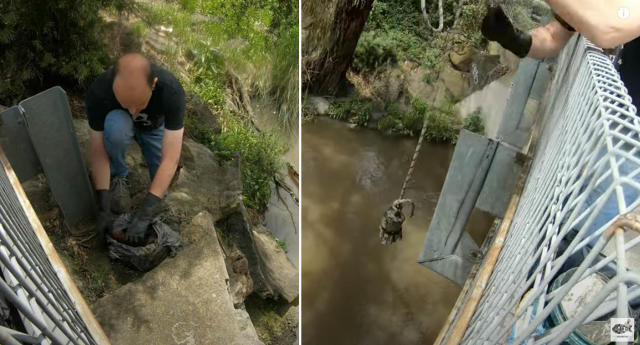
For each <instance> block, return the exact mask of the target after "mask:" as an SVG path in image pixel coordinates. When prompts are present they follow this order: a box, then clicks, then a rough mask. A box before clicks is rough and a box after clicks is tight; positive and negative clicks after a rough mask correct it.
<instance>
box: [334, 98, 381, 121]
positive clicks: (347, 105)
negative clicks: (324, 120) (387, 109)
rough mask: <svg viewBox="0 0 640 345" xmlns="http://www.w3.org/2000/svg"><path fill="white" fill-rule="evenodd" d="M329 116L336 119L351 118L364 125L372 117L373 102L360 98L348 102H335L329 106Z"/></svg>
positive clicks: (350, 119) (344, 119) (345, 119)
mask: <svg viewBox="0 0 640 345" xmlns="http://www.w3.org/2000/svg"><path fill="white" fill-rule="evenodd" d="M329 117H330V118H332V119H334V120H341V121H347V120H349V121H351V122H353V123H355V124H356V125H357V126H360V127H363V126H366V125H367V122H369V119H370V118H371V103H368V102H363V101H361V100H360V99H358V98H354V99H351V100H349V101H347V102H335V103H332V104H331V105H330V106H329Z"/></svg>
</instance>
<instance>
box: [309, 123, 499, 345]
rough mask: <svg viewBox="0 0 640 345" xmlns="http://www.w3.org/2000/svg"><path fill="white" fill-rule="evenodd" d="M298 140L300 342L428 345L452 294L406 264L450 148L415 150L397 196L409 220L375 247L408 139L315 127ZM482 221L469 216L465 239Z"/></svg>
mask: <svg viewBox="0 0 640 345" xmlns="http://www.w3.org/2000/svg"><path fill="white" fill-rule="evenodd" d="M302 140H303V145H302V172H303V174H302V186H303V189H302V205H303V207H302V224H303V227H302V228H303V229H304V230H303V232H302V271H301V272H302V343H303V344H305V345H320V344H322V345H324V344H332V345H340V344H345V345H347V344H349V345H357V344H362V345H365V344H366V345H377V344H381V345H382V344H385V345H386V344H397V345H402V344H431V343H433V341H434V340H435V338H436V337H437V335H438V332H439V330H440V328H441V327H442V325H443V323H444V321H445V319H446V318H447V316H448V314H449V311H450V310H451V308H452V307H453V304H454V303H455V300H456V298H457V296H458V294H459V292H460V287H458V286H457V285H456V284H454V283H452V282H450V281H449V280H447V279H446V278H444V277H441V276H439V275H438V274H436V273H434V272H433V271H431V270H429V269H427V268H426V267H424V266H422V265H419V264H418V263H416V260H417V258H418V254H419V252H420V250H421V249H422V243H423V240H424V236H425V234H426V232H427V229H428V226H429V222H430V219H431V216H432V215H433V211H434V210H435V206H436V203H437V201H438V196H439V193H440V190H441V188H442V185H443V183H444V180H445V177H446V174H447V168H448V165H449V161H450V159H451V156H452V154H453V146H452V145H434V144H425V145H424V146H423V148H422V151H421V154H420V157H419V160H418V162H417V165H416V168H415V173H414V176H415V178H414V181H413V183H411V184H410V186H409V188H408V191H407V197H409V198H411V199H413V200H414V201H415V203H416V213H415V215H414V217H413V218H410V219H408V221H406V222H405V226H404V231H403V234H404V238H403V240H402V241H400V242H397V243H394V244H393V245H391V246H383V245H381V244H380V243H379V239H378V225H379V222H380V218H381V217H382V214H383V212H384V210H385V209H386V208H387V207H389V205H390V203H391V202H392V201H393V200H394V199H395V198H397V197H398V194H399V192H400V188H401V186H402V182H403V181H404V177H405V174H406V172H407V169H408V167H409V163H410V160H411V156H412V155H413V150H414V148H415V143H416V139H415V138H414V139H411V138H398V137H388V136H384V135H382V134H380V133H379V132H377V131H373V130H367V129H350V128H348V127H347V125H346V124H345V123H343V122H338V121H333V120H329V119H326V118H319V119H317V120H316V121H314V122H313V123H309V124H304V125H303V126H302ZM490 222H491V219H490V218H489V217H488V216H485V215H480V216H477V215H474V217H473V218H472V221H471V222H470V223H471V224H470V226H469V230H470V232H472V233H473V237H474V238H481V237H482V234H483V233H484V232H485V231H486V230H487V229H488V228H489V227H490V224H491V223H490Z"/></svg>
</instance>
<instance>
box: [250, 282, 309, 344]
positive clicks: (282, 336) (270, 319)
mask: <svg viewBox="0 0 640 345" xmlns="http://www.w3.org/2000/svg"><path fill="white" fill-rule="evenodd" d="M244 304H245V307H246V308H247V312H248V313H249V317H250V318H251V322H252V323H253V326H254V327H255V329H256V332H257V333H258V337H259V338H260V340H261V341H262V342H263V343H264V344H265V345H280V344H292V343H293V342H295V339H296V327H297V322H295V323H294V322H292V320H291V318H290V317H288V316H290V314H291V313H287V312H288V311H289V308H291V306H290V305H289V304H288V303H287V302H286V301H285V300H273V299H263V298H260V296H258V295H255V294H252V295H250V296H249V297H247V299H246V300H245V301H244ZM296 319H297V316H296Z"/></svg>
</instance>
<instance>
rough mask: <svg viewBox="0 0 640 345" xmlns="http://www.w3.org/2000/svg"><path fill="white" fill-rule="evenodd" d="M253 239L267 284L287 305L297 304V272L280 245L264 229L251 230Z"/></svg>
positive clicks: (259, 227)
mask: <svg viewBox="0 0 640 345" xmlns="http://www.w3.org/2000/svg"><path fill="white" fill-rule="evenodd" d="M253 239H254V242H255V244H256V248H257V250H258V255H259V256H260V259H261V261H262V263H263V273H264V276H265V278H266V279H267V284H268V285H269V286H270V287H271V288H272V289H273V290H274V291H276V292H277V293H278V294H279V295H280V296H282V297H284V299H286V300H287V302H289V303H293V304H297V299H298V270H297V269H296V267H295V266H294V265H293V264H292V263H291V262H290V261H289V259H288V258H287V255H286V254H285V252H284V250H283V249H282V248H281V247H280V244H279V243H278V242H277V241H276V240H275V238H274V237H273V235H271V233H270V232H269V231H268V230H267V229H266V228H264V227H262V226H257V227H255V228H254V230H253Z"/></svg>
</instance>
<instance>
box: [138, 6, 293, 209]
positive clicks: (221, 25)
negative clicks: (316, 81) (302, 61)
mask: <svg viewBox="0 0 640 345" xmlns="http://www.w3.org/2000/svg"><path fill="white" fill-rule="evenodd" d="M142 8H143V9H144V12H145V14H146V18H147V20H149V21H150V22H151V23H150V24H152V25H156V26H157V25H164V26H171V27H172V29H173V32H172V34H171V35H172V36H173V37H174V38H175V40H176V41H177V46H178V47H179V49H178V50H177V51H176V52H175V54H168V55H167V56H163V57H162V58H163V62H165V63H166V64H167V65H169V67H170V69H172V70H174V71H176V70H180V69H182V70H185V69H186V71H187V74H188V75H187V76H185V77H184V78H182V80H181V81H182V82H183V84H184V85H185V88H186V89H188V90H190V91H192V92H194V93H195V94H197V95H198V96H199V97H200V98H202V99H203V100H205V101H206V102H208V103H209V105H210V107H211V109H212V110H213V111H214V113H215V114H217V115H218V116H219V117H220V120H221V123H222V133H221V134H219V135H214V134H212V133H209V132H206V131H203V130H202V128H199V127H198V126H199V124H197V123H193V121H188V119H187V121H186V123H185V125H186V126H187V130H190V129H191V130H190V132H194V133H198V137H197V139H198V140H199V141H200V142H201V143H203V144H205V145H207V146H208V147H209V148H211V149H212V150H213V151H215V152H216V153H218V154H219V155H221V156H222V157H229V158H230V157H234V156H235V153H238V154H239V155H240V158H241V162H242V164H241V170H242V180H243V181H242V182H243V196H244V199H245V204H246V205H247V206H248V207H251V208H254V209H257V210H264V208H265V207H266V204H267V202H268V200H269V197H270V183H271V178H272V176H273V175H274V174H275V173H276V171H277V169H279V168H280V167H281V165H282V163H281V159H280V155H281V154H282V153H283V152H284V148H283V147H282V145H281V144H280V140H278V138H277V136H276V135H275V134H274V133H271V132H258V131H255V130H254V129H253V128H252V125H251V122H250V121H247V120H246V114H238V113H236V112H235V111H236V110H234V109H230V108H229V107H228V104H230V103H232V102H231V99H232V95H231V94H229V90H230V88H229V75H228V71H227V70H226V69H225V67H228V68H230V69H231V70H233V72H234V73H235V74H237V75H238V76H239V77H240V79H241V80H242V82H243V84H244V86H245V87H246V89H247V91H248V92H249V94H250V95H251V97H252V98H254V99H255V98H262V99H264V100H265V101H267V102H269V103H272V104H274V105H275V108H276V109H277V111H276V114H275V115H276V116H277V118H276V119H275V120H276V121H277V123H278V124H279V125H280V127H282V128H283V129H291V128H295V127H297V126H296V124H297V122H296V121H297V118H298V25H297V2H293V1H291V3H290V4H289V3H287V2H286V1H281V0H261V1H256V2H247V1H243V0H227V1H223V0H208V1H203V0H179V3H178V4H176V3H166V2H163V1H158V2H154V3H145V4H144V5H142ZM221 55H222V56H223V58H221ZM185 57H186V58H187V60H185ZM222 59H224V61H223V60H222ZM185 61H186V63H185ZM185 64H186V66H185ZM190 127H193V128H190Z"/></svg>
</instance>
